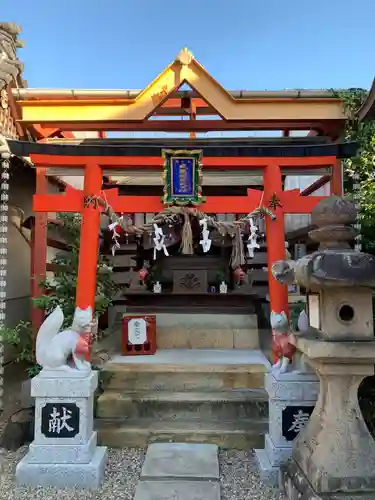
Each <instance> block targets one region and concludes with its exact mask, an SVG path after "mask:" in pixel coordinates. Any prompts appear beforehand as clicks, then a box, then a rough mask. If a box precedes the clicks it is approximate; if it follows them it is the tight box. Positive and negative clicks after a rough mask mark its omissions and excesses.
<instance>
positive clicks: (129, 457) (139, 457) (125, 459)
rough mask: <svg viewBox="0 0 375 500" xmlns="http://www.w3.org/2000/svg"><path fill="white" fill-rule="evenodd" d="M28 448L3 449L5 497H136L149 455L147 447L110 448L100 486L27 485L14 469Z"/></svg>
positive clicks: (0, 486) (0, 491)
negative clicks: (18, 483) (18, 480)
mask: <svg viewBox="0 0 375 500" xmlns="http://www.w3.org/2000/svg"><path fill="white" fill-rule="evenodd" d="M27 448H28V447H27V446H25V447H23V448H21V449H20V450H18V451H17V452H15V453H13V452H5V451H3V450H2V451H1V464H0V467H1V472H0V499H1V500H13V499H14V500H30V499H32V500H72V499H74V500H133V497H134V492H135V487H136V485H137V483H138V479H139V476H140V473H141V468H142V464H143V460H144V455H145V451H144V450H139V449H134V448H129V449H123V450H110V452H109V457H108V463H107V467H106V473H105V480H104V483H103V486H102V487H101V488H99V489H98V490H82V489H78V488H77V489H72V488H70V489H57V488H26V487H20V486H16V485H15V482H14V473H15V468H16V465H17V463H18V462H19V460H20V459H21V458H22V457H23V455H24V454H25V453H26V452H27Z"/></svg>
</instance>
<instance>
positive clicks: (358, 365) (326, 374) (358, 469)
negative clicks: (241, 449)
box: [280, 338, 375, 500]
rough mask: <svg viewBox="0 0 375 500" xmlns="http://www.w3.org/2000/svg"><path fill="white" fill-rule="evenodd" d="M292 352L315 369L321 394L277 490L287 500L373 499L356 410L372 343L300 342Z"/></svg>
mask: <svg viewBox="0 0 375 500" xmlns="http://www.w3.org/2000/svg"><path fill="white" fill-rule="evenodd" d="M296 346H297V348H298V349H299V350H300V351H302V352H304V353H305V354H306V355H307V356H308V358H309V363H310V364H311V365H312V366H313V367H314V368H315V369H316V372H317V374H318V376H319V379H320V393H319V398H318V402H317V404H316V407H315V410H314V412H313V414H312V415H311V418H310V421H309V422H308V425H307V426H306V427H305V428H304V429H303V431H302V432H301V433H300V435H299V436H298V437H297V439H296V440H295V442H294V443H293V453H292V459H291V460H290V461H289V462H288V463H287V464H285V465H282V466H281V473H280V486H281V487H282V488H283V489H284V491H285V492H286V494H287V497H288V498H289V499H294V498H298V499H299V500H310V499H312V498H314V499H315V500H318V499H332V500H339V499H343V500H344V499H347V498H351V499H355V500H357V499H358V500H359V499H361V498H363V499H364V500H367V499H372V498H375V441H374V440H373V438H372V437H371V435H370V433H369V431H368V429H367V426H366V424H365V422H364V420H363V417H362V414H361V410H360V408H359V404H358V387H359V385H360V383H361V382H362V380H363V379H364V378H365V377H366V376H369V375H373V374H374V357H375V342H373V341H366V340H363V341H354V342H327V341H324V340H319V339H306V338H305V339H298V340H297V341H296Z"/></svg>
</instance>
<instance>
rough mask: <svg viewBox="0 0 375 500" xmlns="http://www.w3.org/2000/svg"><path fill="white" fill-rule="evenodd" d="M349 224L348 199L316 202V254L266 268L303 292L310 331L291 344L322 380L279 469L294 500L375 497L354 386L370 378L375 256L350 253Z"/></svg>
mask: <svg viewBox="0 0 375 500" xmlns="http://www.w3.org/2000/svg"><path fill="white" fill-rule="evenodd" d="M355 218H356V210H355V206H354V202H352V201H350V200H346V199H344V198H338V197H330V198H327V199H325V200H324V201H322V202H320V203H319V204H318V205H317V206H316V207H315V209H314V210H313V212H312V223H313V224H314V225H315V226H316V227H317V229H314V230H313V231H311V232H310V237H311V238H313V239H314V240H315V241H318V242H319V243H320V247H319V249H318V250H317V251H316V252H314V253H312V254H310V255H307V256H304V257H303V258H301V259H299V260H297V261H280V262H277V263H275V264H274V266H273V269H272V272H273V275H274V277H275V278H276V279H277V280H279V281H281V282H282V283H290V282H293V281H294V282H295V283H297V284H298V285H300V286H302V287H304V288H306V290H307V291H308V294H309V297H308V302H309V318H310V328H309V331H308V332H307V333H306V334H305V335H302V336H299V337H292V339H291V342H292V343H293V344H294V345H295V346H296V348H297V349H298V351H300V353H301V354H302V356H303V357H304V359H305V361H306V362H307V363H308V364H309V365H310V366H311V367H312V368H313V369H315V371H316V373H317V375H318V377H319V380H320V393H319V398H318V402H317V404H316V407H315V410H314V412H313V413H312V415H311V417H310V420H309V422H308V423H307V425H306V426H305V427H304V429H303V430H302V431H301V432H300V434H299V435H298V436H297V438H296V439H295V441H294V442H293V451H292V458H291V459H290V460H289V461H288V462H287V463H286V464H284V465H283V466H282V467H281V471H280V486H281V487H282V489H283V490H284V491H285V493H286V495H287V496H288V498H289V499H293V500H294V499H300V500H305V499H306V500H307V499H313V498H314V499H316V500H318V499H323V498H324V499H326V498H327V499H328V498H330V499H335V500H339V499H341V498H342V499H344V498H345V499H348V498H351V499H356V500H357V499H358V500H359V499H360V498H364V499H366V500H367V499H370V498H375V442H374V440H373V438H372V437H371V435H370V433H369V431H368V429H367V426H366V424H365V422H364V420H363V417H362V414H361V411H360V408H359V404H358V387H359V385H360V383H361V382H362V380H363V379H364V378H365V377H367V376H369V375H373V374H374V364H375V341H374V325H373V320H372V287H373V286H374V285H375V257H374V256H372V255H368V254H365V253H362V252H356V251H354V250H352V249H351V248H350V246H349V241H351V240H353V238H354V236H355V234H356V233H355V230H354V229H353V227H352V224H353V223H354V222H355Z"/></svg>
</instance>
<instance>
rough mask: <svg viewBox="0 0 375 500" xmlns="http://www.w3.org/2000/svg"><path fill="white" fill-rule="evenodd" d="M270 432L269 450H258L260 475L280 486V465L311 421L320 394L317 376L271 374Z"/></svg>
mask: <svg viewBox="0 0 375 500" xmlns="http://www.w3.org/2000/svg"><path fill="white" fill-rule="evenodd" d="M265 389H266V391H267V393H268V397H269V403H268V408H269V430H268V434H266V437H265V449H264V450H255V456H256V459H257V462H258V469H259V474H260V476H261V478H262V480H263V481H264V482H265V483H267V484H268V485H270V486H277V485H278V477H279V469H280V465H281V464H282V463H284V462H286V461H287V460H288V459H289V458H290V457H291V455H292V443H293V440H294V439H295V437H296V436H297V435H298V433H299V431H300V430H301V429H302V428H303V427H304V425H305V424H306V422H307V421H308V419H309V417H310V415H311V413H312V411H313V409H314V407H315V404H316V400H317V398H318V394H319V382H318V379H317V377H316V375H315V374H314V373H304V372H299V371H292V372H288V373H284V374H278V373H275V374H273V373H271V372H270V373H267V374H266V376H265Z"/></svg>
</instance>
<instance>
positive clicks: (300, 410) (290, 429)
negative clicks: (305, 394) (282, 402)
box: [282, 406, 314, 441]
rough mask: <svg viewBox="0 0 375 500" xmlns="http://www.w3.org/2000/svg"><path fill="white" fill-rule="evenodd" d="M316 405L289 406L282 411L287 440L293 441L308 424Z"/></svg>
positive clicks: (284, 433) (283, 428)
mask: <svg viewBox="0 0 375 500" xmlns="http://www.w3.org/2000/svg"><path fill="white" fill-rule="evenodd" d="M313 411H314V406H287V407H286V408H285V409H284V410H283V411H282V433H283V436H284V438H285V439H286V440H287V441H293V440H294V439H295V438H296V437H297V436H298V434H299V432H300V431H301V429H303V428H304V427H305V425H306V424H307V422H308V421H309V418H310V416H311V414H312V412H313Z"/></svg>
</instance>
